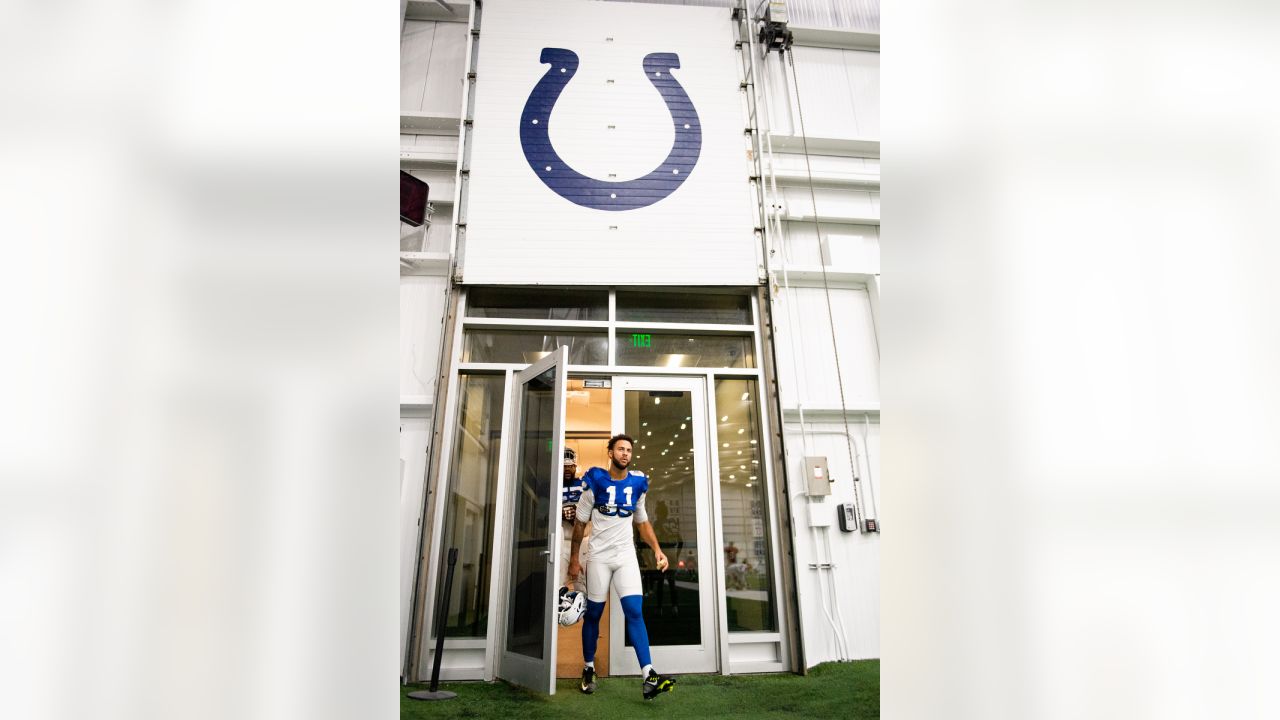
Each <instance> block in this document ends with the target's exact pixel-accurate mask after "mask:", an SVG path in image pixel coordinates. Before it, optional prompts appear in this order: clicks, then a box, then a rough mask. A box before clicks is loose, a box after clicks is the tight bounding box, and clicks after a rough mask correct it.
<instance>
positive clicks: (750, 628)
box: [715, 379, 778, 632]
mask: <svg viewBox="0 0 1280 720" xmlns="http://www.w3.org/2000/svg"><path fill="white" fill-rule="evenodd" d="M716 411H717V412H718V413H719V415H720V417H717V418H715V422H716V433H717V437H718V438H719V440H718V442H719V444H720V447H718V448H716V450H717V453H718V454H719V456H720V514H721V522H722V524H723V528H724V562H725V610H726V613H727V615H728V620H729V631H730V632H775V631H776V630H777V629H778V624H777V619H776V618H777V609H776V608H775V607H774V596H775V593H774V587H773V566H772V555H771V553H770V550H769V549H770V547H772V539H771V537H770V533H769V516H768V512H767V511H768V508H769V500H768V496H767V495H766V493H765V480H764V477H765V476H764V468H763V467H762V466H761V465H762V463H764V462H765V459H764V451H763V450H762V449H761V446H760V442H761V436H760V426H759V422H758V418H759V416H760V413H759V394H758V392H757V388H756V381H755V380H731V379H720V380H716Z"/></svg>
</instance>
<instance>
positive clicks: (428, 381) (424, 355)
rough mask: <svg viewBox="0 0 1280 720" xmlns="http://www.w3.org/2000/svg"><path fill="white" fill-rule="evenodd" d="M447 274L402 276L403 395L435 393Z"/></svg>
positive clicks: (401, 353)
mask: <svg viewBox="0 0 1280 720" xmlns="http://www.w3.org/2000/svg"><path fill="white" fill-rule="evenodd" d="M447 283H448V278H445V277H427V276H418V275H405V276H401V278H400V395H401V397H405V396H410V397H415V398H427V399H430V398H432V397H433V396H434V395H435V382H436V367H437V363H438V362H439V356H440V332H441V319H442V318H443V317H444V309H445V301H446V299H447V297H446V295H445V292H446V288H447Z"/></svg>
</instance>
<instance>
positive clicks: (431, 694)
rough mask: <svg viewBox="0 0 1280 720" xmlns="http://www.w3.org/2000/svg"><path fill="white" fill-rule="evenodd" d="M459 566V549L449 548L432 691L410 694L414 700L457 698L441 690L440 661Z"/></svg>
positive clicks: (437, 626)
mask: <svg viewBox="0 0 1280 720" xmlns="http://www.w3.org/2000/svg"><path fill="white" fill-rule="evenodd" d="M457 564H458V548H449V569H448V570H446V571H445V574H444V600H443V601H442V602H441V603H440V608H439V610H437V611H436V656H435V662H433V663H432V665H431V689H430V690H426V691H422V690H420V691H418V692H411V693H409V697H411V698H413V699H414V700H449V699H450V698H455V697H457V696H458V695H457V693H451V692H449V691H448V690H439V689H438V688H439V687H440V659H441V657H443V656H444V631H445V621H446V618H448V617H449V600H450V599H451V596H452V594H453V568H454V566H456V565H457Z"/></svg>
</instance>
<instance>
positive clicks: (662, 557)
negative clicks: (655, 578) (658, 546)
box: [653, 550, 671, 572]
mask: <svg viewBox="0 0 1280 720" xmlns="http://www.w3.org/2000/svg"><path fill="white" fill-rule="evenodd" d="M653 557H654V559H655V560H657V562H658V569H659V570H662V571H664V572H665V571H666V569H667V566H668V565H670V564H671V563H669V562H667V556H666V554H665V553H663V552H662V551H661V550H658V551H657V552H655V553H654V554H653Z"/></svg>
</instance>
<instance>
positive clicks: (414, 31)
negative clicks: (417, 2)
mask: <svg viewBox="0 0 1280 720" xmlns="http://www.w3.org/2000/svg"><path fill="white" fill-rule="evenodd" d="M467 32H468V29H467V24H466V23H453V22H440V23H438V22H432V21H427V20H408V21H406V22H405V24H404V32H403V33H402V34H401V36H400V109H401V110H406V111H412V112H425V113H433V114H437V115H446V116H457V115H458V113H459V112H460V111H461V106H462V87H463V85H462V82H463V76H464V74H465V73H464V70H463V68H464V67H465V64H466V42H467Z"/></svg>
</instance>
